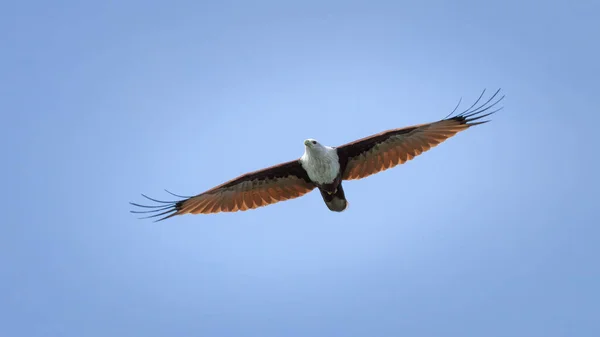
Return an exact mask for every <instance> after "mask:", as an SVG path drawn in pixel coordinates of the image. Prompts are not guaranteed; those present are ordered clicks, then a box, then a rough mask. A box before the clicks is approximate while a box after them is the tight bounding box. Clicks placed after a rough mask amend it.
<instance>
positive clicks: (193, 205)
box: [130, 89, 504, 221]
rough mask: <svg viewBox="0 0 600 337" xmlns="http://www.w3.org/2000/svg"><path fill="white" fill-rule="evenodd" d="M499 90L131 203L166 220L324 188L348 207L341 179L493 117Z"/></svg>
mask: <svg viewBox="0 0 600 337" xmlns="http://www.w3.org/2000/svg"><path fill="white" fill-rule="evenodd" d="M499 92H500V89H498V90H497V91H496V92H495V93H494V94H493V95H492V96H491V97H490V98H489V99H488V100H487V101H485V102H484V103H482V104H480V105H478V104H479V102H480V101H481V98H482V97H483V95H484V94H485V90H483V92H482V93H481V95H480V96H479V98H478V99H477V101H475V103H473V104H472V105H471V106H470V107H469V108H468V109H466V110H465V111H463V112H461V113H459V114H457V115H454V116H452V114H453V113H454V112H456V109H458V107H459V105H460V100H459V102H458V104H457V106H456V107H455V108H454V110H453V111H452V112H451V113H450V114H449V115H448V116H446V117H445V118H444V119H441V120H439V121H436V122H432V123H426V124H419V125H413V126H408V127H404V128H399V129H391V130H387V131H384V132H381V133H378V134H375V135H372V136H369V137H365V138H362V139H359V140H356V141H353V142H351V143H348V144H344V145H341V146H336V147H331V146H326V145H323V144H321V143H319V142H318V141H317V140H315V139H306V140H305V141H304V154H303V155H302V156H301V157H300V158H298V159H296V160H292V161H288V162H285V163H281V164H279V165H275V166H271V167H267V168H264V169H262V170H258V171H254V172H249V173H246V174H244V175H241V176H239V177H237V178H235V179H232V180H230V181H227V182H225V183H223V184H221V185H219V186H216V187H214V188H212V189H210V190H208V191H205V192H203V193H200V194H197V195H195V196H190V197H184V196H180V195H176V194H173V193H171V192H169V193H171V194H172V195H174V196H176V197H179V198H182V199H181V200H178V201H161V200H156V199H153V198H150V197H148V196H146V195H144V194H142V196H144V197H145V198H147V199H149V200H151V201H154V202H156V203H157V205H152V206H148V205H140V204H137V203H130V204H132V205H133V206H136V207H141V208H144V209H145V210H138V211H131V212H132V213H151V215H149V216H147V217H146V218H153V217H160V216H163V217H162V218H159V219H158V220H156V221H161V220H165V219H168V218H170V217H173V216H175V215H183V214H210V213H219V212H236V211H246V210H249V209H255V208H258V207H263V206H267V205H271V204H274V203H277V202H280V201H285V200H290V199H294V198H298V197H301V196H303V195H305V194H307V193H309V192H311V191H312V190H314V189H318V190H319V192H320V193H321V196H322V197H323V201H324V202H325V205H327V207H328V208H329V210H331V211H334V212H342V211H344V210H345V209H346V208H347V207H348V201H347V200H346V196H345V194H344V189H343V187H342V181H344V180H354V179H362V178H365V177H367V176H370V175H372V174H375V173H378V172H382V171H384V170H387V169H389V168H392V167H394V166H397V165H400V164H403V163H405V162H407V161H409V160H411V159H413V158H414V157H416V156H418V155H420V154H421V153H423V152H425V151H427V150H429V149H431V148H433V147H435V146H437V145H438V144H440V143H442V142H444V141H445V140H447V139H448V138H450V137H452V136H454V135H456V134H457V133H459V132H461V131H464V130H466V129H468V128H470V127H472V126H475V125H479V124H484V123H487V122H489V120H482V118H484V117H487V116H489V115H491V114H493V113H495V112H497V111H499V110H501V109H502V108H497V109H495V110H492V111H490V109H492V108H493V107H494V106H496V105H497V104H498V103H499V102H500V101H501V100H502V99H503V98H504V96H501V97H500V98H497V99H496V100H494V99H495V98H496V97H497V96H498V93H499ZM461 100H462V99H461ZM167 192H168V191H167Z"/></svg>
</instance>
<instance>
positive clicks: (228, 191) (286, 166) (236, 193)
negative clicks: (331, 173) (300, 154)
mask: <svg viewBox="0 0 600 337" xmlns="http://www.w3.org/2000/svg"><path fill="white" fill-rule="evenodd" d="M315 187H316V186H315V185H314V184H313V183H312V182H311V181H310V179H309V178H308V175H307V174H306V171H305V170H304V169H303V168H302V165H301V164H300V161H299V160H293V161H289V162H286V163H283V164H279V165H275V166H271V167H268V168H265V169H262V170H258V171H254V172H250V173H247V174H244V175H242V176H239V177H237V178H235V179H232V180H230V181H228V182H225V183H223V184H221V185H219V186H216V187H214V188H212V189H210V190H208V191H206V192H203V193H201V194H198V195H196V196H193V197H183V198H184V199H183V200H179V201H160V200H156V199H152V198H149V197H147V196H145V195H144V197H146V198H147V199H150V200H152V201H154V202H157V203H159V204H162V205H156V206H146V205H140V204H136V203H131V204H132V205H134V206H137V207H143V208H146V209H150V210H145V211H131V212H132V213H158V214H154V215H151V216H149V217H158V216H162V215H166V216H165V217H163V218H161V219H159V221H160V220H164V219H167V218H170V217H172V216H175V215H182V214H209V213H219V212H236V211H246V210H249V209H254V208H258V207H262V206H267V205H270V204H274V203H277V202H280V201H284V200H289V199H294V198H298V197H300V196H302V195H304V194H306V193H308V192H310V191H312V190H313V189H314V188H315ZM178 197H181V196H178Z"/></svg>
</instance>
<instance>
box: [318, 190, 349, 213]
mask: <svg viewBox="0 0 600 337" xmlns="http://www.w3.org/2000/svg"><path fill="white" fill-rule="evenodd" d="M319 190H320V191H321V196H322V197H323V201H325V204H326V205H327V208H329V210H331V211H333V212H342V211H344V210H345V209H346V208H348V200H346V196H345V195H344V189H343V188H342V184H340V185H338V187H337V190H336V191H335V193H332V194H329V193H327V191H325V190H323V189H321V188H320V189H319Z"/></svg>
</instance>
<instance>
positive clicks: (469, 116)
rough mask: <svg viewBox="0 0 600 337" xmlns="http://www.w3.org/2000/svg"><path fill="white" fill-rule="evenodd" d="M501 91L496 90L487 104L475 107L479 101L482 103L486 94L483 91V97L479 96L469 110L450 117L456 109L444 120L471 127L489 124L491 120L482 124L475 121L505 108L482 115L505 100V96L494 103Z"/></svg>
mask: <svg viewBox="0 0 600 337" xmlns="http://www.w3.org/2000/svg"><path fill="white" fill-rule="evenodd" d="M500 90H501V88H500V89H498V90H496V92H495V93H494V94H493V95H492V96H491V97H490V98H489V99H488V100H487V101H486V102H485V103H483V104H481V105H479V106H477V107H475V106H476V105H477V104H478V103H479V101H481V98H483V95H484V94H485V91H486V89H483V92H482V93H481V95H479V98H477V100H476V101H475V103H473V104H472V105H471V106H470V107H469V108H467V109H466V110H464V111H463V112H461V113H459V114H457V115H455V116H453V117H450V115H452V114H453V113H454V112H455V111H456V109H457V108H458V107H457V108H454V110H453V111H452V113H450V115H448V116H446V117H445V118H444V120H446V119H451V120H456V121H459V122H461V123H464V124H467V125H469V126H475V125H479V124H484V123H487V122H489V121H490V120H486V121H480V122H475V121H476V120H480V119H481V118H484V117H487V116H490V115H492V114H494V113H496V112H498V111H500V110H502V109H503V107H500V108H499V109H496V110H494V111H492V112H489V113H486V114H483V115H482V113H484V112H486V111H488V110H489V109H491V108H493V107H494V106H496V105H497V104H498V103H500V101H502V100H503V99H504V97H505V95H502V96H501V97H500V98H498V99H496V100H495V101H494V98H496V96H498V93H500Z"/></svg>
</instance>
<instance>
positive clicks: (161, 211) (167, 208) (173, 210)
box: [129, 190, 189, 222]
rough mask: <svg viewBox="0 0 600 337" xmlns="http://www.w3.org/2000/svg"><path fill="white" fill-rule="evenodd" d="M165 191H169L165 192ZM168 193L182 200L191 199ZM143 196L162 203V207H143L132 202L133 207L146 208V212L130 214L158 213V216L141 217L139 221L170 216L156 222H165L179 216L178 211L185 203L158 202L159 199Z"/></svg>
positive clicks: (159, 201)
mask: <svg viewBox="0 0 600 337" xmlns="http://www.w3.org/2000/svg"><path fill="white" fill-rule="evenodd" d="M165 191H167V190H165ZM167 192H168V193H170V194H172V195H174V196H177V197H180V198H186V199H187V198H189V197H184V196H180V195H176V194H173V193H171V192H169V191H167ZM142 196H143V197H144V198H146V199H148V200H151V201H154V202H157V203H160V204H162V205H141V204H137V203H134V202H130V203H129V204H131V205H133V206H136V207H141V208H145V209H146V210H143V211H133V210H132V211H129V212H130V213H134V214H144V213H158V214H152V215H149V216H145V217H141V218H138V219H149V218H155V217H159V216H162V215H165V214H168V215H167V216H165V217H162V218H160V219H157V220H155V221H154V222H158V221H163V220H166V219H168V218H170V217H172V216H175V215H177V214H178V211H179V210H180V209H181V204H182V202H183V201H184V200H178V201H162V200H157V199H154V198H150V197H148V196H147V195H145V194H142ZM148 208H151V209H150V210H148Z"/></svg>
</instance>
